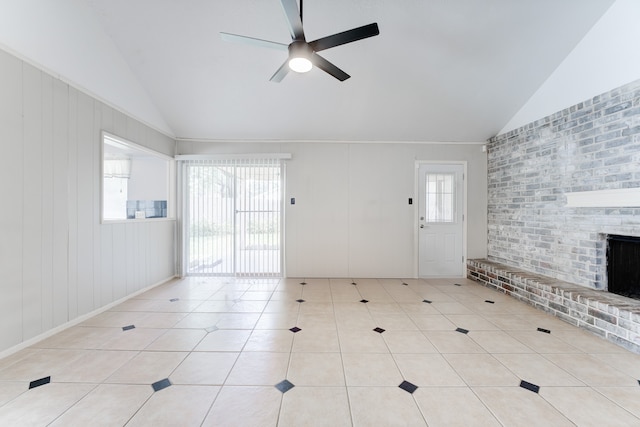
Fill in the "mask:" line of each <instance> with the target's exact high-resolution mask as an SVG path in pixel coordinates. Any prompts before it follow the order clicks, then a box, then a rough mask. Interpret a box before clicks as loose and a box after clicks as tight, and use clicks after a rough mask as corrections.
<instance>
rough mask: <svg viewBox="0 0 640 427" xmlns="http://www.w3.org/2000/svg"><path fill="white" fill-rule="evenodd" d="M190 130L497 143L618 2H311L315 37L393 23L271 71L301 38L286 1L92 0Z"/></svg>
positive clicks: (309, 26) (143, 75) (177, 126)
mask: <svg viewBox="0 0 640 427" xmlns="http://www.w3.org/2000/svg"><path fill="white" fill-rule="evenodd" d="M86 3H87V4H88V5H89V6H90V7H91V9H92V10H93V12H94V13H95V14H96V16H97V17H98V21H99V22H100V24H101V25H102V27H103V29H104V31H105V32H106V34H107V35H108V36H109V37H110V38H111V39H112V40H113V42H114V43H115V45H116V47H117V49H118V50H119V52H120V53H121V55H122V56H123V58H124V60H125V61H126V63H127V64H128V67H129V68H130V69H131V71H132V72H133V74H134V75H135V76H136V78H137V79H138V80H139V82H140V84H141V85H142V86H143V87H144V89H145V90H146V92H147V93H148V95H149V97H150V99H151V101H152V102H153V104H155V106H156V107H157V109H158V111H159V112H160V113H161V115H162V117H163V118H164V120H165V121H166V123H167V125H168V126H169V128H170V129H171V131H172V132H173V134H174V135H175V136H176V137H178V138H184V139H203V140H320V141H475V142H477V141H484V140H486V139H487V138H489V137H491V136H493V135H495V134H496V133H497V132H498V131H500V129H502V127H503V126H505V124H506V123H507V122H508V121H509V119H511V118H512V117H513V116H514V115H515V114H516V112H517V111H518V110H519V109H520V108H521V107H522V106H523V105H524V104H525V102H526V101H527V100H528V99H529V98H530V97H531V96H532V94H533V93H534V92H535V91H536V90H537V89H538V88H539V87H540V86H541V85H542V83H543V82H544V81H545V80H546V79H547V78H548V77H549V76H550V75H551V73H552V72H553V71H554V70H555V69H556V67H558V65H559V64H560V63H561V62H562V60H563V59H564V58H565V57H566V56H567V55H568V54H569V53H570V52H571V50H572V49H573V48H574V47H575V46H576V44H577V43H578V42H579V41H580V40H581V39H582V38H583V37H584V35H585V34H586V33H587V32H588V31H589V29H590V28H591V27H592V26H593V25H594V23H595V22H596V21H597V20H598V19H599V18H600V17H601V16H602V15H603V14H604V13H605V12H606V10H607V8H608V7H609V6H610V5H611V4H612V0H401V1H390V0H349V1H345V0H306V1H305V2H304V9H303V10H304V16H303V20H304V28H305V32H306V35H307V39H308V40H314V39H317V38H320V37H324V36H327V35H330V34H333V33H336V32H340V31H344V30H347V29H350V28H353V27H358V26H361V25H365V24H369V23H371V22H377V23H378V26H379V28H380V35H379V36H377V37H372V38H368V39H365V40H360V41H357V42H354V43H350V44H346V45H343V46H339V47H335V48H332V49H329V50H326V51H323V52H322V55H323V56H324V57H325V58H326V59H328V60H329V61H331V62H333V63H334V64H335V65H337V66H338V67H340V68H342V69H343V70H344V71H346V72H347V73H349V74H350V75H351V78H350V79H348V80H346V81H344V82H340V81H338V80H336V79H334V78H332V77H331V76H329V75H328V74H326V73H324V72H322V71H320V70H318V69H313V70H312V71H311V72H310V73H307V74H296V73H289V74H288V75H287V76H286V78H285V79H284V80H283V81H282V82H281V83H273V82H270V81H269V78H270V77H271V75H272V74H273V73H274V72H275V71H276V69H277V68H278V67H279V66H280V65H281V64H282V63H283V62H284V60H285V59H286V55H287V54H286V52H280V51H277V50H272V49H264V48H260V47H254V46H250V45H245V44H237V43H229V42H225V41H222V40H221V38H220V36H219V33H220V32H229V33H235V34H242V35H247V36H251V37H256V38H260V39H267V40H271V41H276V42H280V43H286V44H288V43H289V42H290V41H291V38H290V35H289V31H288V27H287V23H286V20H285V16H284V13H283V11H282V7H281V6H280V0H224V1H223V0H188V1H184V0H182V1H178V0H86Z"/></svg>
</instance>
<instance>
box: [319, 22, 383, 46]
mask: <svg viewBox="0 0 640 427" xmlns="http://www.w3.org/2000/svg"><path fill="white" fill-rule="evenodd" d="M378 34H380V30H379V29H378V24H376V23H375V22H374V23H373V24H369V25H363V26H362V27H358V28H353V29H351V30H347V31H343V32H341V33H337V34H334V35H332V36H327V37H323V38H321V39H318V40H314V41H312V42H309V46H311V48H312V49H313V50H314V51H315V52H320V51H321V50H325V49H329V48H330V47H335V46H340V45H342V44H346V43H351V42H355V41H357V40H362V39H366V38H368V37H373V36H377V35H378Z"/></svg>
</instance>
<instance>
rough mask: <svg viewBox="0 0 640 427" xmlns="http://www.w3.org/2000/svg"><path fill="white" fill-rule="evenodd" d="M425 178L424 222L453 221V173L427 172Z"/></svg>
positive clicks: (454, 207) (454, 208)
mask: <svg viewBox="0 0 640 427" xmlns="http://www.w3.org/2000/svg"><path fill="white" fill-rule="evenodd" d="M425 179H426V186H425V188H426V192H427V194H426V197H425V200H426V212H425V221H426V222H448V223H453V222H455V211H456V206H455V200H456V199H455V174H453V173H429V174H426V176H425Z"/></svg>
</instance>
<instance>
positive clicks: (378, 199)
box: [178, 142, 487, 278]
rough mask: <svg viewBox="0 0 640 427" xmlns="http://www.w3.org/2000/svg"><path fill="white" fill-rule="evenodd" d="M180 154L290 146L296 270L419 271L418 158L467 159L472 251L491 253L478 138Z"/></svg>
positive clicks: (193, 146) (215, 147)
mask: <svg viewBox="0 0 640 427" xmlns="http://www.w3.org/2000/svg"><path fill="white" fill-rule="evenodd" d="M178 151H179V153H180V154H213V153H217V154H222V153H225V154H228V153H260V152H282V153H291V154H292V159H291V160H288V161H286V193H285V201H287V202H289V200H290V199H291V197H295V198H296V204H295V205H291V204H289V203H286V204H285V206H286V209H285V215H286V221H285V234H286V257H285V263H286V270H287V275H288V276H290V277H354V278H355V277H407V278H408V277H414V275H415V274H416V271H415V262H416V260H417V255H416V254H415V240H414V239H415V235H416V230H417V224H416V223H415V211H414V210H415V209H416V208H417V203H414V205H409V204H408V198H409V197H412V198H413V199H414V201H416V202H417V195H416V194H415V189H414V187H415V161H416V160H429V161H436V160H441V161H453V160H456V161H467V162H468V172H469V177H468V180H467V182H468V215H469V216H468V251H467V256H468V257H470V258H482V257H485V256H486V243H487V225H486V224H487V216H486V212H487V201H486V195H487V190H486V188H487V184H486V183H487V181H486V175H487V169H486V155H485V153H483V152H482V148H481V145H479V144H428V143H424V144H408V143H398V144H395V143H393V144H392V143H310V142H300V143H293V142H285V143H227V144H222V143H194V142H179V144H178Z"/></svg>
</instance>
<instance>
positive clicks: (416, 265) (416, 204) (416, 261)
mask: <svg viewBox="0 0 640 427" xmlns="http://www.w3.org/2000/svg"><path fill="white" fill-rule="evenodd" d="M423 165H457V166H462V204H463V209H462V257H463V260H462V267H461V270H462V271H461V272H460V276H454V277H460V278H463V277H465V276H466V275H465V272H466V269H465V268H464V265H465V263H466V261H467V224H468V223H469V221H468V220H467V218H468V217H467V177H468V176H469V175H468V172H467V166H468V162H467V161H466V160H416V161H415V170H414V189H413V194H415V195H416V198H415V200H414V201H413V236H414V237H413V242H414V245H413V251H414V252H413V253H414V257H413V271H414V277H417V278H420V277H428V276H420V199H419V198H420V197H422V196H421V195H420V166H423Z"/></svg>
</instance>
